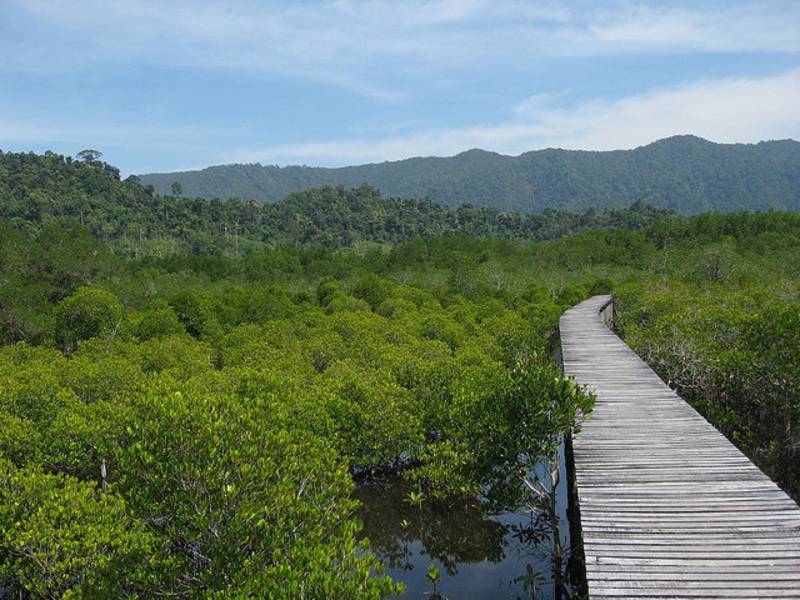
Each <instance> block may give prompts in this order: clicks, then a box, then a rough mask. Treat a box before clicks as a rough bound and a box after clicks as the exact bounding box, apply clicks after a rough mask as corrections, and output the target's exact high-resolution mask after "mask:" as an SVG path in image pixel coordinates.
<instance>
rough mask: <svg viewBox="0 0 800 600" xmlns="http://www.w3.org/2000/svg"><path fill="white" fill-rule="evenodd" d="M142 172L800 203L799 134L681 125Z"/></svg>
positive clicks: (470, 193)
mask: <svg viewBox="0 0 800 600" xmlns="http://www.w3.org/2000/svg"><path fill="white" fill-rule="evenodd" d="M140 177H141V180H142V182H143V183H145V184H149V185H153V186H154V188H155V190H156V191H158V192H160V193H168V192H169V189H170V186H171V184H172V183H173V182H174V181H177V182H179V183H180V184H181V186H182V188H183V191H184V193H185V194H186V195H190V196H203V197H221V198H225V197H240V198H245V199H256V200H258V201H261V202H264V201H268V202H275V201H278V200H280V199H281V198H284V197H285V196H287V195H288V194H290V193H292V192H295V191H301V190H304V189H308V188H313V187H319V186H324V185H331V186H344V187H349V188H352V187H357V186H359V185H361V184H365V183H366V184H368V185H371V186H373V187H376V188H378V189H380V190H381V191H382V192H383V193H384V194H386V195H387V196H396V197H405V198H412V197H429V198H431V199H432V200H434V201H436V202H438V203H441V204H444V205H447V206H458V205H460V204H462V203H467V204H472V205H476V206H492V207H495V208H498V209H501V210H514V211H518V212H540V211H542V210H545V209H548V208H562V209H568V210H586V209H588V208H597V209H604V208H621V207H624V206H629V205H630V204H631V203H632V202H635V201H644V202H648V203H650V204H653V205H655V206H660V207H663V208H670V209H674V210H677V211H679V212H683V213H687V214H692V213H697V212H703V211H706V210H721V211H732V210H766V209H770V208H775V209H789V210H800V142H797V141H795V140H791V139H783V140H769V141H761V142H758V143H755V144H745V143H735V144H718V143H716V142H711V141H709V140H705V139H703V138H700V137H697V136H693V135H680V136H672V137H669V138H664V139H661V140H656V141H654V142H652V143H650V144H647V145H644V146H639V147H637V148H633V149H630V150H607V151H602V150H601V151H598V150H564V149H560V148H545V149H541V150H531V151H528V152H523V153H522V154H519V155H517V156H509V155H503V154H499V153H496V152H491V151H487V150H482V149H479V148H472V149H469V150H465V151H463V152H460V153H458V154H456V155H453V156H446V157H437V156H429V157H422V156H418V157H411V158H406V159H402V160H398V161H384V162H380V163H366V164H362V165H353V166H346V167H334V168H330V167H309V166H301V165H287V166H284V167H280V166H277V165H262V164H260V163H249V164H231V165H214V166H210V167H206V168H205V169H201V170H196V171H183V172H174V173H150V174H144V175H141V176H140Z"/></svg>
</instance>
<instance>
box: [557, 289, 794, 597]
mask: <svg viewBox="0 0 800 600" xmlns="http://www.w3.org/2000/svg"><path fill="white" fill-rule="evenodd" d="M609 300H610V299H609V297H608V296H595V297H593V298H591V299H589V300H587V301H585V302H583V303H581V304H579V305H577V306H575V307H574V308H571V309H570V310H568V311H566V312H565V313H564V315H563V316H562V317H561V344H562V350H563V355H564V371H565V372H566V373H568V374H569V375H573V376H574V377H575V378H576V379H577V380H578V381H579V382H580V383H583V384H586V385H588V386H589V387H590V388H591V389H593V391H594V392H595V393H596V394H597V405H596V407H595V411H594V414H593V415H592V417H591V419H589V420H588V421H587V422H586V423H584V425H583V429H582V431H581V432H579V433H578V434H577V435H576V436H575V438H574V440H573V455H574V461H575V478H576V488H577V495H578V505H579V506H578V508H579V511H580V528H581V532H582V536H583V543H584V551H585V554H586V575H587V579H588V584H589V597H590V598H601V599H606V598H649V599H653V598H695V599H697V598H798V599H800V508H798V506H797V504H796V503H795V502H793V501H792V500H791V499H790V498H789V497H788V496H787V495H786V494H785V493H784V492H783V491H781V490H780V489H779V488H778V486H776V485H775V484H774V483H773V482H772V481H770V480H769V478H767V477H766V475H764V474H763V473H762V472H761V471H760V470H759V469H758V468H756V467H755V466H754V465H753V464H752V463H751V462H750V461H749V460H748V459H747V458H746V457H745V456H744V455H743V454H742V453H741V452H740V451H739V450H738V449H737V448H736V447H735V446H734V445H733V444H731V443H730V442H729V441H728V440H727V439H726V438H725V437H724V436H723V435H722V434H721V433H719V432H718V431H717V430H716V429H715V428H714V427H713V426H711V425H710V424H709V423H708V422H707V421H706V420H705V419H704V418H703V417H702V416H700V414H698V413H697V412H696V411H695V410H694V409H693V408H691V407H690V406H689V405H688V404H687V403H686V402H685V401H684V400H682V399H681V398H680V397H679V396H678V395H677V394H676V393H675V392H673V391H672V390H671V389H670V388H669V387H668V386H667V385H666V384H665V383H664V382H663V381H661V379H659V378H658V376H657V375H656V374H655V373H654V372H653V371H652V369H650V367H649V366H648V365H647V364H646V363H645V362H644V361H642V360H641V359H640V358H639V357H638V356H637V355H636V354H635V353H634V352H633V350H631V349H630V348H629V347H628V346H627V345H626V344H625V343H624V342H623V341H622V340H620V339H619V338H618V337H617V336H616V335H615V334H614V333H613V332H612V331H610V330H609V329H608V328H607V327H606V326H605V324H604V322H603V319H602V316H601V314H600V312H601V310H602V309H603V308H604V307H605V306H606V305H607V304H608V303H609Z"/></svg>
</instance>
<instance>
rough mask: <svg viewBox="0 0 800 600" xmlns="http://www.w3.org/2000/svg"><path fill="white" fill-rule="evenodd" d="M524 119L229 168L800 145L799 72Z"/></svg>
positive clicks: (266, 153)
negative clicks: (681, 143) (660, 146)
mask: <svg viewBox="0 0 800 600" xmlns="http://www.w3.org/2000/svg"><path fill="white" fill-rule="evenodd" d="M528 100H529V101H528V103H527V106H526V110H524V111H518V112H519V113H520V114H521V115H522V116H524V118H520V119H519V120H516V121H511V122H507V123H500V124H496V125H485V126H476V127H467V128H456V129H453V128H451V129H431V130H426V131H422V132H418V133H416V134H413V135H406V136H397V137H385V138H382V139H346V140H337V141H320V142H312V143H302V144H284V145H275V146H268V147H264V148H245V149H241V150H239V151H236V152H234V153H233V154H232V155H231V156H228V157H226V158H225V160H226V161H227V162H230V161H236V162H262V163H266V164H271V163H280V164H289V163H298V162H299V163H304V162H312V163H314V164H328V165H343V164H353V163H360V162H378V161H382V160H397V159H402V158H407V157H410V156H425V155H439V156H442V155H452V154H455V153H458V152H461V151H463V150H467V149H469V148H474V147H480V148H484V149H487V150H494V151H498V152H502V153H506V154H519V153H521V152H525V151H528V150H533V149H538V148H543V147H561V148H571V149H584V150H611V149H623V148H633V147H636V146H640V145H644V144H647V143H650V142H652V141H654V140H656V139H660V138H664V137H668V136H671V135H678V134H685V133H692V134H695V135H699V136H701V137H705V138H707V139H710V140H713V141H716V142H728V143H732V142H757V141H761V140H764V139H776V138H786V137H794V138H800V70H792V71H788V72H786V73H783V74H780V75H776V76H773V77H765V78H736V79H733V78H731V79H720V80H712V81H698V82H693V83H687V84H684V85H681V86H677V87H673V88H669V89H659V90H653V91H650V92H647V93H644V94H639V95H635V96H630V97H627V98H622V99H616V100H605V99H594V100H589V101H586V102H583V103H582V104H580V105H579V106H577V107H576V108H574V109H571V110H565V109H551V108H547V105H546V104H545V103H543V102H541V101H540V100H543V101H547V100H548V98H544V99H539V98H535V99H534V102H532V103H531V102H530V99H528Z"/></svg>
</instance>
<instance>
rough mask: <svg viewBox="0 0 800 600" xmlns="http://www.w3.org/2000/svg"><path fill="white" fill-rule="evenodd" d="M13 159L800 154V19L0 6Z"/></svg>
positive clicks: (648, 12)
mask: <svg viewBox="0 0 800 600" xmlns="http://www.w3.org/2000/svg"><path fill="white" fill-rule="evenodd" d="M0 53H1V54H0V55H1V56H2V60H0V148H1V149H3V150H7V151H9V150H13V151H19V150H34V151H37V152H41V151H44V150H48V149H50V150H54V151H56V152H60V153H65V154H75V153H76V152H78V151H79V150H81V149H83V148H96V149H98V150H101V151H102V152H103V153H104V155H105V159H106V160H107V161H108V162H111V163H112V164H115V165H117V166H118V167H120V169H121V170H122V172H123V174H129V173H142V172H150V171H171V170H178V169H187V168H200V167H203V166H206V165H210V164H220V163H231V162H248V163H249V162H260V163H262V164H280V165H285V164H309V165H321V166H340V165H346V164H357V163H363V162H379V161H383V160H396V159H400V158H406V157H409V156H428V155H451V154H455V153H458V152H460V151H463V150H467V149H469V148H474V147H479V148H484V149H486V150H494V151H496V152H501V153H504V154H519V153H521V152H524V151H527V150H534V149H538V148H544V147H562V148H575V149H616V148H632V147H635V146H639V145H642V144H646V143H648V142H651V141H653V140H655V139H659V138H663V137H666V136H669V135H674V134H681V133H692V134H696V135H700V136H703V137H706V138H708V139H711V140H714V141H718V142H755V141H759V140H763V139H780V138H787V137H791V138H794V139H800V2H797V1H794V0H792V1H787V2H768V1H762V2H736V1H735V0H728V1H726V2H702V1H695V2H638V1H633V0H625V1H616V0H599V1H596V2H552V3H549V2H511V1H509V2H503V1H500V0H494V1H491V0H486V1H484V0H464V1H447V0H443V1H438V2H434V1H430V2H417V1H404V2H400V1H370V2H355V1H349V0H341V1H335V2H311V1H308V2H304V1H295V2H266V1H264V2H257V1H243V2H224V1H213V2H204V1H195V2H188V1H181V0H160V1H152V2H151V1H141V2H134V1H129V2H121V1H114V0H83V1H81V2H74V1H72V0H70V1H61V0H2V2H0Z"/></svg>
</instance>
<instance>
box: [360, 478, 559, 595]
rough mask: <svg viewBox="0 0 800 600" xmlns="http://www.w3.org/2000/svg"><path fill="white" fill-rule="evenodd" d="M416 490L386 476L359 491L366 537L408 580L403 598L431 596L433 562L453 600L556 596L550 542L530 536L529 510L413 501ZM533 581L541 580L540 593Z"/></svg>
mask: <svg viewBox="0 0 800 600" xmlns="http://www.w3.org/2000/svg"><path fill="white" fill-rule="evenodd" d="M409 491H410V489H409V488H408V486H407V485H406V484H404V483H403V482H397V481H388V482H387V481H383V482H373V483H370V484H366V485H362V486H361V487H360V488H359V489H358V490H357V492H356V497H357V498H358V499H359V500H360V501H361V503H362V508H361V509H360V511H359V516H360V517H361V519H362V521H363V523H364V531H363V535H365V536H366V537H368V538H369V540H370V545H371V547H372V549H373V551H374V552H375V553H376V554H377V555H378V556H379V557H380V558H381V559H382V560H383V561H384V562H385V563H386V564H387V567H388V569H387V571H388V574H389V575H391V576H392V577H393V578H394V579H395V580H397V581H402V582H403V583H404V584H405V585H406V593H405V594H404V596H403V597H404V598H423V597H424V598H430V597H431V592H432V590H433V586H432V584H431V582H430V581H428V580H427V579H426V571H427V569H428V566H429V565H430V564H431V563H433V564H435V565H436V567H437V568H438V569H439V571H440V573H441V582H440V583H439V586H438V589H439V591H440V592H441V593H442V595H443V597H446V598H450V599H451V600H455V599H461V598H468V599H488V598H492V599H494V598H532V597H535V598H537V599H551V598H553V597H554V594H553V585H552V580H551V577H550V558H551V557H550V551H549V546H550V543H549V540H545V541H544V543H542V540H541V538H540V537H539V536H531V532H532V529H531V526H532V525H534V522H532V520H531V516H530V514H529V513H526V512H524V511H520V512H504V513H501V514H494V515H492V514H487V513H486V511H485V510H484V509H483V508H482V507H481V505H480V504H479V503H478V502H476V501H474V500H471V501H469V502H466V503H464V502H460V503H458V504H451V505H447V506H442V505H432V504H431V503H427V502H426V503H423V504H422V505H421V506H420V505H417V504H412V503H410V502H409V501H408V493H409ZM558 491H559V492H560V493H559V494H558V495H559V496H560V497H561V498H565V497H566V496H565V494H564V493H563V492H562V491H561V490H558ZM562 537H563V535H562ZM532 579H536V580H537V583H536V584H535V585H536V595H535V596H533V595H532V590H531V589H530V583H531V581H532ZM526 582H527V583H528V584H529V585H528V586H526Z"/></svg>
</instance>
